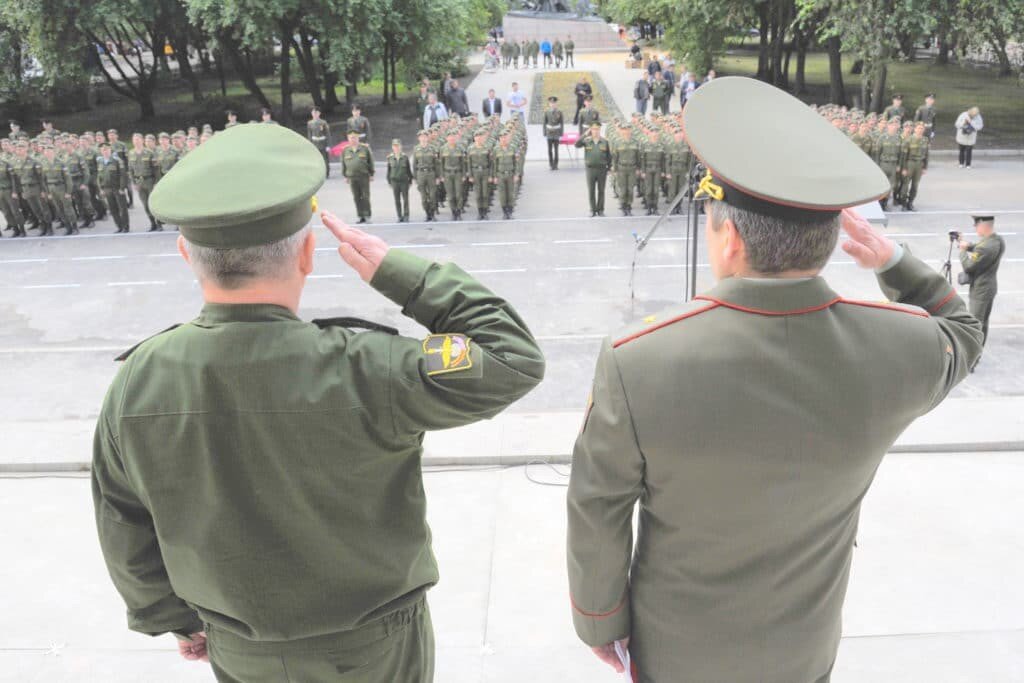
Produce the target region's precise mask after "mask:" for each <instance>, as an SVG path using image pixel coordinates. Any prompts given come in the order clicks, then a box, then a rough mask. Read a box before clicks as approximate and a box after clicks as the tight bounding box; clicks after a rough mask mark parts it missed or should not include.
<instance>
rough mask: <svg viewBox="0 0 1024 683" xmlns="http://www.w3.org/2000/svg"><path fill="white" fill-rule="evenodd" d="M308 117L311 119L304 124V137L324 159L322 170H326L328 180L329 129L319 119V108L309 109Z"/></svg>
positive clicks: (329, 165) (326, 124) (329, 170)
mask: <svg viewBox="0 0 1024 683" xmlns="http://www.w3.org/2000/svg"><path fill="white" fill-rule="evenodd" d="M309 115H310V117H311V118H310V119H309V121H307V122H306V137H308V138H309V141H310V142H312V143H313V146H314V147H316V148H317V149H318V150H319V151H320V156H322V157H323V158H324V168H325V169H326V172H327V177H328V178H330V177H331V161H330V153H329V152H328V150H329V149H330V148H331V127H330V125H329V124H328V123H327V122H326V121H324V120H323V119H322V118H320V108H319V107H313V108H312V109H310V110H309Z"/></svg>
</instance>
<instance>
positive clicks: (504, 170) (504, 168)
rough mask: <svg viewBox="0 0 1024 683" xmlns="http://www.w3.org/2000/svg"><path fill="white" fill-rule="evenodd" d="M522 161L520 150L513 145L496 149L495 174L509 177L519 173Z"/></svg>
mask: <svg viewBox="0 0 1024 683" xmlns="http://www.w3.org/2000/svg"><path fill="white" fill-rule="evenodd" d="M519 168H520V161H519V152H517V151H516V150H515V149H513V148H512V146H511V145H509V146H508V148H506V149H502V148H501V147H499V148H498V149H496V150H494V175H495V176H498V177H508V176H516V175H519Z"/></svg>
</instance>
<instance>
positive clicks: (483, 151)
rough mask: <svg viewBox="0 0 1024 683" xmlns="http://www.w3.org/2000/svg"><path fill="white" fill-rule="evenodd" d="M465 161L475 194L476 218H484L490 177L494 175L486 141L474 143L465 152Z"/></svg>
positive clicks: (488, 198)
mask: <svg viewBox="0 0 1024 683" xmlns="http://www.w3.org/2000/svg"><path fill="white" fill-rule="evenodd" d="M466 161H467V162H468V164H469V178H470V181H471V182H472V183H473V191H474V194H475V195H476V211H477V218H486V217H487V210H488V208H490V205H491V188H492V185H491V178H493V177H494V168H493V166H494V164H493V161H492V159H491V149H490V147H488V146H487V143H486V142H483V143H481V144H474V145H473V146H472V147H470V148H469V151H468V152H467V153H466Z"/></svg>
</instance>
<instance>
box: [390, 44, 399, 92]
mask: <svg viewBox="0 0 1024 683" xmlns="http://www.w3.org/2000/svg"><path fill="white" fill-rule="evenodd" d="M397 88H398V57H397V56H396V55H395V46H394V45H392V46H391V101H392V102H397V101H398V90H397Z"/></svg>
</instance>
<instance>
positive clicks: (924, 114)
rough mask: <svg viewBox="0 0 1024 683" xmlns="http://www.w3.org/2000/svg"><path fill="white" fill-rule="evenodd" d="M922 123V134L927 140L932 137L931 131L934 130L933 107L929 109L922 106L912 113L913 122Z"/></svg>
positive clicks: (925, 105) (926, 106)
mask: <svg viewBox="0 0 1024 683" xmlns="http://www.w3.org/2000/svg"><path fill="white" fill-rule="evenodd" d="M918 121H920V122H922V123H923V124H924V126H925V129H924V134H925V135H927V136H928V137H929V138H931V137H933V136H934V133H933V130H934V128H935V107H929V106H928V105H927V104H922V105H921V106H920V107H918V108H917V111H915V112H914V122H915V123H916V122H918Z"/></svg>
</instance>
